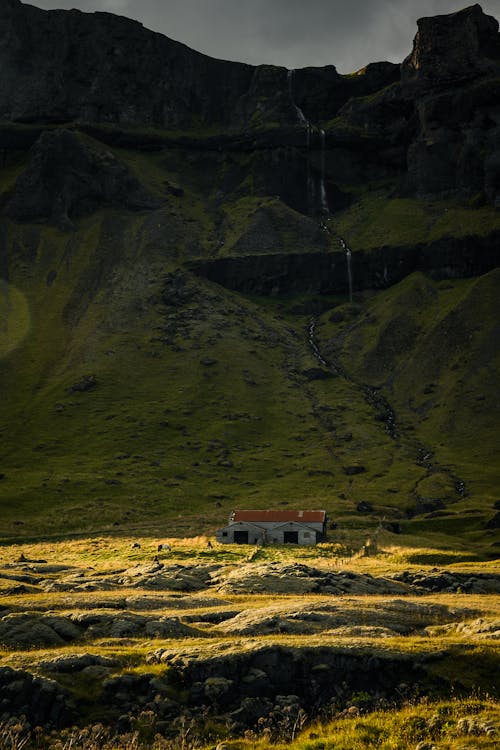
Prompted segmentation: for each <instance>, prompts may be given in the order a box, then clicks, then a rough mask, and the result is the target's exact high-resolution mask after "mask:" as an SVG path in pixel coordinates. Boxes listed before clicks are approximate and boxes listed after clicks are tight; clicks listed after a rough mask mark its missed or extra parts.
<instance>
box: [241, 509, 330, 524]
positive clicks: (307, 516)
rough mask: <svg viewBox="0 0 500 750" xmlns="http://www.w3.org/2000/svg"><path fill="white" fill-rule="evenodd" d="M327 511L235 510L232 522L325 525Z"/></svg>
mask: <svg viewBox="0 0 500 750" xmlns="http://www.w3.org/2000/svg"><path fill="white" fill-rule="evenodd" d="M325 520H326V511H325V510H233V512H232V513H231V517H230V521H231V522H237V521H249V522H250V523H259V521H260V522H261V523H286V522H287V521H295V522H296V523H324V522H325Z"/></svg>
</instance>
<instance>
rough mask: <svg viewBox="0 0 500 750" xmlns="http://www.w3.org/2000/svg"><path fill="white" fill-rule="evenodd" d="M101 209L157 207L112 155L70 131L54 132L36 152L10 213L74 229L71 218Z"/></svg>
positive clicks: (40, 142)
mask: <svg viewBox="0 0 500 750" xmlns="http://www.w3.org/2000/svg"><path fill="white" fill-rule="evenodd" d="M103 205H113V206H121V207H125V208H129V209H131V210H144V209H152V208H155V207H158V205H159V203H158V201H157V200H155V199H154V198H153V197H152V196H151V195H150V194H149V193H148V191H147V190H146V189H145V188H143V187H142V186H141V185H140V184H139V182H138V180H137V179H136V178H135V177H134V175H133V174H132V173H131V172H130V170H129V168H128V167H127V166H126V165H125V164H123V163H122V162H120V161H119V160H118V159H117V158H116V157H115V156H114V155H113V154H112V153H111V152H110V151H108V150H107V149H104V148H102V147H99V146H98V145H97V144H94V143H93V142H91V141H88V140H83V139H82V138H81V137H79V136H78V135H76V134H75V133H73V132H71V131H69V130H54V131H47V132H45V133H43V134H42V135H41V137H40V138H39V140H38V141H37V143H36V144H35V145H34V147H33V148H32V151H31V162H30V165H29V167H28V169H27V170H26V171H25V172H24V173H23V174H22V175H21V176H20V177H19V179H18V180H17V183H16V186H15V189H14V194H13V196H12V198H11V200H10V201H9V203H8V205H7V209H6V211H7V214H8V215H9V216H10V217H12V218H14V219H18V220H21V221H38V220H42V221H43V220H46V221H47V220H48V221H50V222H52V223H54V224H57V225H58V226H60V227H61V228H71V227H72V222H71V219H72V218H76V217H78V216H82V215H84V214H86V213H90V212H91V211H94V210H95V209H97V208H99V207H100V206H103Z"/></svg>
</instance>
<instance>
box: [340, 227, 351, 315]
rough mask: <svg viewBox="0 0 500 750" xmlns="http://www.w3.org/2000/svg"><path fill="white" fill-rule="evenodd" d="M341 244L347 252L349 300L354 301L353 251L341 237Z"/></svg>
mask: <svg viewBox="0 0 500 750" xmlns="http://www.w3.org/2000/svg"><path fill="white" fill-rule="evenodd" d="M340 244H341V245H342V249H343V251H344V252H345V257H346V263H347V284H348V287H349V302H352V252H351V248H350V247H349V246H348V245H347V243H346V241H345V240H344V239H343V238H342V237H341V238H340Z"/></svg>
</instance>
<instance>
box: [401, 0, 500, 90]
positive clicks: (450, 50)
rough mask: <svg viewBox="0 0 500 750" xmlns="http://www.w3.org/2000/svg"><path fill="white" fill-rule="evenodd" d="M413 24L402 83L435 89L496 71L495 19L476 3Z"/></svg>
mask: <svg viewBox="0 0 500 750" xmlns="http://www.w3.org/2000/svg"><path fill="white" fill-rule="evenodd" d="M417 23H418V33H417V36H416V37H415V41H414V44H413V51H412V53H411V54H410V55H409V56H408V57H407V58H406V60H405V61H404V63H403V65H402V67H401V78H402V82H403V85H405V86H412V87H417V88H418V89H420V90H422V89H435V88H437V87H443V86H450V85H456V84H460V83H463V82H464V81H468V80H470V79H472V78H475V77H477V76H479V75H484V74H487V73H495V72H498V71H499V69H500V38H499V35H498V21H497V20H496V19H495V18H493V17H492V16H487V15H485V14H484V13H483V11H482V8H481V6H480V5H478V4H476V5H472V6H470V7H469V8H465V9H464V10H461V11H459V12H458V13H451V14H449V15H443V16H433V17H430V18H420V19H419V21H418V22H417Z"/></svg>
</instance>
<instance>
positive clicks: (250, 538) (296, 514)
mask: <svg viewBox="0 0 500 750" xmlns="http://www.w3.org/2000/svg"><path fill="white" fill-rule="evenodd" d="M326 521H327V518H326V511H324V510H234V511H233V512H232V513H231V515H230V516H229V522H228V525H227V526H224V527H223V528H222V529H218V531H217V532H216V535H215V536H216V539H217V541H218V542H221V543H222V544H300V545H305V546H307V545H314V544H317V543H318V542H322V541H324V540H325V539H326Z"/></svg>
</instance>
